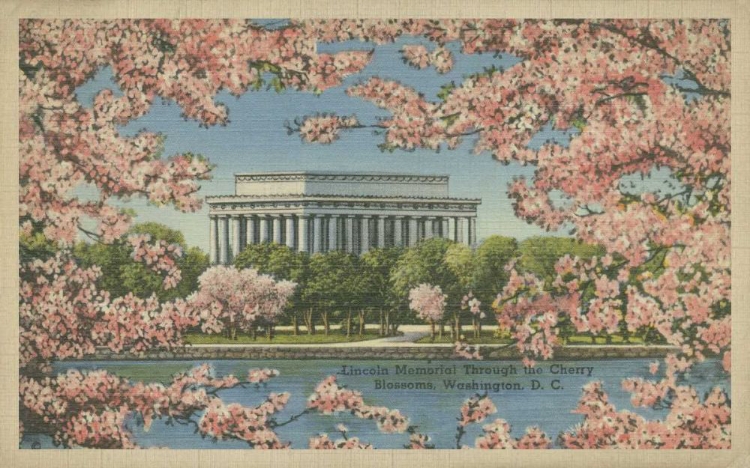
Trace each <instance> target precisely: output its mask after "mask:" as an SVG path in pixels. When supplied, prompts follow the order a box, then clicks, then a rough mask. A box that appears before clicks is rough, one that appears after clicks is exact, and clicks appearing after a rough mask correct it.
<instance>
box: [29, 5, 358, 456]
mask: <svg viewBox="0 0 750 468" xmlns="http://www.w3.org/2000/svg"><path fill="white" fill-rule="evenodd" d="M19 35H20V40H19V68H20V74H19V102H20V106H19V127H20V130H19V147H20V167H19V183H20V192H19V205H20V210H19V226H20V232H21V251H22V258H24V260H23V261H22V264H21V268H20V276H21V294H20V302H21V305H20V308H21V317H20V335H21V339H20V348H21V369H22V377H21V383H22V385H21V388H20V394H19V397H20V400H21V407H22V411H21V421H22V424H21V433H22V434H23V429H24V421H25V420H26V416H29V415H30V414H32V413H33V412H34V408H33V405H34V403H33V402H32V401H30V400H29V399H28V397H27V396H26V394H27V393H28V392H30V391H31V390H29V389H30V388H37V389H38V390H39V392H40V393H43V394H45V395H46V394H57V393H55V392H57V390H56V388H61V390H60V392H58V393H59V394H65V395H67V391H66V390H65V388H67V387H68V386H69V385H68V384H67V383H66V382H67V381H65V382H63V383H56V382H57V380H55V379H54V378H52V377H46V378H42V379H41V380H39V377H38V376H37V375H36V372H37V371H40V370H41V371H49V369H50V366H49V364H50V362H51V361H54V360H61V359H68V358H80V357H83V356H85V355H87V354H90V353H93V352H94V351H95V349H96V347H97V346H107V347H109V348H110V350H112V351H114V352H118V353H119V352H124V351H129V352H143V351H146V350H148V349H151V348H163V347H171V346H177V345H179V344H180V343H181V333H182V332H183V331H184V330H185V329H186V328H188V327H193V326H197V325H198V324H199V323H200V322H201V317H200V313H199V312H198V311H197V310H196V309H195V308H193V307H189V305H188V304H187V303H186V302H185V301H181V300H176V301H171V302H166V303H159V301H158V300H156V298H154V297H152V298H150V299H140V298H136V297H134V296H132V295H126V296H124V297H118V298H111V297H109V294H107V293H106V292H103V291H100V290H98V289H97V288H96V286H95V281H96V279H97V277H98V275H99V274H100V272H99V270H98V268H97V267H96V266H92V267H90V268H85V269H84V268H79V267H78V265H77V264H76V263H75V261H74V260H73V259H72V258H71V255H70V248H71V246H72V244H73V243H74V241H75V240H76V239H77V238H78V237H79V236H80V235H82V234H83V235H85V236H88V237H90V238H91V239H93V240H94V241H95V242H102V243H110V242H113V241H115V240H116V239H118V238H120V237H121V236H122V235H123V234H124V233H125V232H126V231H127V230H128V228H129V227H130V224H131V218H132V213H129V212H128V211H125V210H122V209H120V208H118V207H117V205H116V202H117V200H120V199H128V198H131V197H142V198H144V199H146V200H148V202H149V203H151V204H154V205H159V206H160V205H171V206H173V207H175V208H176V209H178V210H181V211H186V212H189V211H195V210H197V209H198V208H199V207H200V198H199V196H198V190H199V189H200V185H199V183H200V181H202V180H206V179H208V178H209V175H210V169H211V165H210V164H209V163H208V161H207V160H206V159H205V158H203V157H201V156H199V155H194V154H182V155H173V156H169V157H167V158H163V157H161V151H162V148H163V136H161V135H159V134H155V133H153V132H148V131H141V132H138V133H137V134H135V135H132V136H126V135H123V134H121V133H120V130H119V129H120V127H121V126H124V125H126V124H127V123H129V122H131V121H133V120H135V119H137V118H139V117H142V116H143V115H145V114H146V113H148V112H149V110H150V108H151V106H152V105H153V103H154V101H155V100H156V99H158V98H161V99H165V100H168V101H173V102H175V103H177V104H178V105H179V106H180V107H181V108H182V110H183V116H184V117H185V118H186V119H192V120H195V121H197V122H198V123H199V124H201V125H205V126H211V125H217V124H221V125H224V124H227V123H228V122H229V116H228V111H227V108H226V106H225V105H223V104H220V103H217V102H215V100H214V98H215V96H216V95H217V94H218V93H219V92H221V91H224V90H226V91H229V92H230V93H232V94H234V95H240V94H242V93H244V92H246V91H248V90H251V89H259V88H261V87H263V86H266V85H267V86H270V87H273V88H275V89H277V90H280V89H283V88H292V89H297V90H302V91H309V92H315V93H318V92H321V91H323V90H325V89H327V88H330V87H332V86H336V85H338V84H340V83H341V80H342V79H343V78H344V77H345V76H347V75H349V74H351V73H355V72H357V71H359V70H361V69H362V68H363V67H364V66H365V65H366V64H367V63H368V61H369V58H370V54H369V52H366V51H364V52H363V51H352V52H341V53H337V54H319V53H318V52H317V39H316V38H315V37H314V36H311V35H309V34H307V33H306V32H305V31H304V30H303V29H301V28H284V29H281V30H268V29H265V28H263V27H260V26H258V25H256V24H254V23H253V22H251V21H244V20H185V21H183V20H107V21H101V20H22V21H20V23H19ZM104 68H109V69H111V71H112V74H113V76H114V81H115V84H116V86H117V87H118V88H119V91H120V92H121V96H117V95H116V93H115V92H113V91H112V90H110V89H105V90H102V91H100V92H99V93H98V94H97V95H96V96H95V98H94V103H93V105H92V106H91V107H90V108H89V107H85V106H84V105H83V104H82V103H81V102H79V101H78V97H77V95H76V88H77V87H79V86H81V85H82V84H84V83H86V82H87V81H89V80H91V79H92V78H93V77H94V76H95V74H96V73H98V72H99V71H100V70H102V69H104ZM80 188H86V189H88V190H89V191H90V190H91V189H93V190H95V191H96V196H94V197H83V196H80V195H79V194H80V191H78V190H77V189H80ZM92 226H93V227H92ZM40 236H41V237H42V238H44V239H45V240H46V244H49V245H48V246H46V247H45V252H46V254H45V255H46V256H44V257H41V256H37V253H38V251H35V250H34V249H30V248H28V247H29V246H31V245H38V244H40V243H41V244H45V242H39V241H38V239H39V238H40ZM32 240H33V241H32ZM130 243H131V245H132V247H133V258H134V259H136V260H138V261H142V262H143V263H144V264H145V265H147V266H148V267H149V268H151V269H153V270H154V271H156V272H160V273H161V274H163V277H164V287H165V288H167V287H173V286H174V284H175V283H176V282H177V281H179V279H180V276H179V275H180V273H179V270H178V269H176V268H175V267H174V266H175V260H174V259H175V258H176V257H178V256H179V254H180V253H181V252H180V251H179V249H178V248H177V247H175V246H170V245H167V244H164V243H161V242H156V243H154V242H151V241H150V240H149V239H147V238H145V237H139V236H136V237H134V238H133V239H132V240H131V242H130ZM49 251H51V253H50V252H49ZM212 310H213V309H212ZM209 318H210V317H209ZM209 323H211V322H209ZM203 325H204V326H205V325H206V324H205V323H204V324H203ZM213 326H215V322H214V325H213ZM102 378H108V377H106V376H105V377H102ZM61 386H62V387H61ZM129 391H130V390H129V389H128V386H127V385H126V384H122V383H121V382H115V383H114V384H113V386H112V391H111V392H108V393H107V394H106V398H105V396H102V400H101V401H100V402H99V403H98V404H95V405H90V406H89V407H88V408H87V409H86V410H85V411H86V412H85V413H82V412H80V411H78V410H77V409H76V408H73V407H71V406H70V405H69V404H68V403H67V402H66V401H65V400H64V398H62V396H58V397H56V398H53V399H52V401H50V402H49V404H50V405H55V406H58V407H59V412H58V413H56V415H55V417H54V418H50V417H45V416H44V415H42V416H40V418H37V419H35V421H36V422H37V423H40V424H33V428H34V430H35V431H38V432H42V433H51V434H56V435H55V440H56V441H57V442H59V443H61V444H64V445H69V444H68V442H69V441H71V440H72V439H70V438H69V437H70V432H69V429H70V428H71V427H73V426H75V427H76V428H78V429H81V430H82V431H84V432H85V431H88V432H87V433H86V434H87V435H85V436H80V434H79V435H76V436H75V440H74V441H73V442H72V443H74V444H75V445H84V446H97V447H113V446H123V447H124V446H131V445H132V443H131V442H132V440H131V439H130V438H129V436H126V435H124V434H126V431H123V430H122V428H123V426H122V422H123V420H124V419H123V418H124V414H125V412H126V411H125V410H122V408H123V407H124V406H123V405H122V404H121V402H123V401H125V398H126V395H125V394H126V393H127V392H129ZM184 398H186V399H188V400H189V399H191V398H193V397H192V396H191V395H186V396H184ZM208 403H210V404H207V405H206V406H205V407H204V409H205V410H206V414H207V415H210V417H211V418H212V419H213V420H214V421H219V420H221V421H223V422H227V423H230V424H231V427H232V430H238V431H239V430H240V429H242V430H245V429H247V424H249V423H250V421H252V420H253V419H257V418H258V417H259V416H260V413H265V412H267V409H260V410H257V409H243V408H240V407H236V406H233V405H228V406H227V405H223V403H221V402H220V400H218V399H216V400H211V401H210V402H208ZM276 403H277V402H276V401H274V402H271V405H272V406H274V407H276V406H278V405H277V404H276ZM180 404H182V400H181V399H179V398H178V399H174V400H173V399H170V400H168V403H167V406H175V405H177V406H179V405H180ZM258 411H260V413H258ZM251 413H252V414H251ZM243 418H245V419H246V421H245V422H244V423H242V421H241V420H242V419H243ZM204 421H205V419H204ZM26 425H27V426H28V424H26ZM43 426H44V427H43ZM30 427H31V426H30ZM94 427H101V428H102V429H101V431H102V433H101V434H97V433H96V432H97V431H94V430H93V428H94ZM204 429H205V432H204V433H205V434H213V435H216V434H217V433H216V432H215V431H214V429H215V428H211V427H209V426H206V427H205V428H204ZM105 430H108V431H109V433H107V434H105V433H104V431H105ZM64 434H68V435H67V436H66V435H64ZM266 436H267V437H265V438H264V439H263V440H256V441H255V442H254V443H256V442H257V444H256V445H258V446H260V445H262V446H268V447H270V446H274V447H275V446H277V443H276V441H275V439H274V437H273V435H272V434H270V433H267V434H266ZM242 437H245V436H242Z"/></svg>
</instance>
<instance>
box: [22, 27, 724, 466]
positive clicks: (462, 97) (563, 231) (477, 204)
mask: <svg viewBox="0 0 750 468" xmlns="http://www.w3.org/2000/svg"><path fill="white" fill-rule="evenodd" d="M734 27H735V23H734V22H733V21H732V20H730V19H728V18H708V17H701V18H692V17H691V18H687V17H684V18H682V17H674V18H662V19H649V18H641V19H635V18H619V19H615V18H587V19H576V18H563V17H559V18H552V19H521V18H516V19H508V18H501V17H496V18H494V17H478V18H450V17H447V18H446V17H436V18H434V19H433V18H424V17H413V18H371V17H367V18H365V17H361V18H357V17H348V18H316V17H302V18H288V17H277V18H265V17H264V18H247V19H245V18H231V19H224V18H214V19H201V18H187V19H175V18H169V17H162V18H159V17H155V18H149V19H145V18H101V19H86V18H84V16H81V17H77V18H43V17H28V18H21V19H20V20H18V61H17V66H18V69H17V73H18V102H19V109H18V115H17V119H18V158H19V170H18V220H19V241H18V252H19V269H18V272H19V273H18V275H19V276H18V282H19V290H18V320H19V322H18V323H19V327H18V346H17V348H18V350H19V351H18V353H19V354H18V368H19V374H18V413H17V415H18V426H19V436H18V440H17V447H18V449H19V450H20V451H21V452H29V451H33V450H34V449H52V450H64V449H75V448H85V449H93V450H94V451H97V450H100V449H132V448H161V449H170V450H174V451H178V452H179V451H180V450H184V449H213V450H218V451H221V450H227V449H235V450H236V449H250V450H251V451H252V449H256V450H257V449H291V450H295V449H305V450H308V449H317V450H342V449H366V450H370V449H377V450H382V449H388V450H394V451H396V452H397V453H402V452H408V451H411V450H425V449H426V450H461V449H468V450H469V451H472V452H473V451H477V452H479V451H482V450H483V449H518V450H542V449H552V450H555V451H564V452H561V453H567V451H566V449H594V450H601V449H612V448H617V449H631V450H654V449H674V450H678V451H679V450H688V449H720V450H722V451H726V450H729V449H731V448H732V447H733V440H732V415H733V409H734V408H733V405H732V389H733V385H732V383H733V382H732V377H731V371H732V315H733V310H732V297H731V293H732V241H731V229H732V226H731V218H732V197H731V190H732V184H731V177H730V173H731V169H732V168H731V159H730V155H731V152H732V148H731V146H732V145H731V126H730V109H731V97H732V73H731V70H732V60H733V57H732V53H731V52H732V32H733V29H734Z"/></svg>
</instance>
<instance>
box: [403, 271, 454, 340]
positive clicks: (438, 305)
mask: <svg viewBox="0 0 750 468" xmlns="http://www.w3.org/2000/svg"><path fill="white" fill-rule="evenodd" d="M445 300H446V296H445V295H444V294H443V291H442V290H441V289H440V286H431V285H429V284H420V285H419V286H417V287H415V288H412V290H411V291H409V308H411V310H413V311H414V312H416V313H417V316H418V317H419V318H420V319H422V320H425V321H427V322H429V323H430V336H431V337H432V339H435V323H437V322H439V321H441V320H442V319H443V314H444V313H445Z"/></svg>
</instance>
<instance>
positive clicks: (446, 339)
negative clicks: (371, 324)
mask: <svg viewBox="0 0 750 468" xmlns="http://www.w3.org/2000/svg"><path fill="white" fill-rule="evenodd" d="M463 334H464V337H465V339H464V340H463V341H465V342H466V343H469V344H509V343H512V342H513V340H511V339H510V336H508V335H507V334H504V335H502V336H499V337H498V336H497V335H496V333H495V331H494V330H482V336H481V337H480V338H472V335H473V331H472V330H470V329H464V331H463ZM453 342H454V340H452V339H451V335H450V332H449V331H448V330H447V329H446V333H444V334H443V338H442V339H441V338H439V337H438V336H435V341H432V339H431V338H430V337H429V336H425V337H424V338H420V339H419V340H417V343H453ZM567 344H571V345H603V344H607V339H606V337H603V336H597V337H596V338H595V340H594V343H592V342H591V337H590V336H588V335H574V336H571V337H570V338H568V343H567ZM610 344H615V345H616V344H624V345H629V344H632V345H639V344H643V338H641V337H640V336H631V337H630V341H629V342H625V341H624V340H623V338H622V336H621V335H612V337H611V343H610Z"/></svg>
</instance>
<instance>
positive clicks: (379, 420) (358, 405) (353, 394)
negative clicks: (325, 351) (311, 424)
mask: <svg viewBox="0 0 750 468" xmlns="http://www.w3.org/2000/svg"><path fill="white" fill-rule="evenodd" d="M307 407H308V408H309V409H311V410H314V411H318V412H320V413H323V414H334V413H339V412H349V413H351V414H353V415H354V416H356V417H358V418H362V419H370V420H373V421H375V423H376V424H377V427H378V429H379V430H380V431H381V432H384V433H387V434H388V433H402V432H404V431H406V430H407V429H408V428H409V419H408V418H407V417H406V416H404V415H403V414H401V412H400V411H399V410H397V409H393V410H392V409H388V408H386V407H384V406H370V405H367V404H365V402H364V399H363V398H362V394H361V393H360V392H358V391H356V390H349V389H348V388H346V387H343V386H340V385H339V384H338V382H337V381H336V376H333V375H331V376H328V377H326V378H325V379H324V380H323V381H322V382H320V383H319V384H318V385H317V387H315V392H314V393H313V394H312V395H310V397H309V398H308V400H307Z"/></svg>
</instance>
